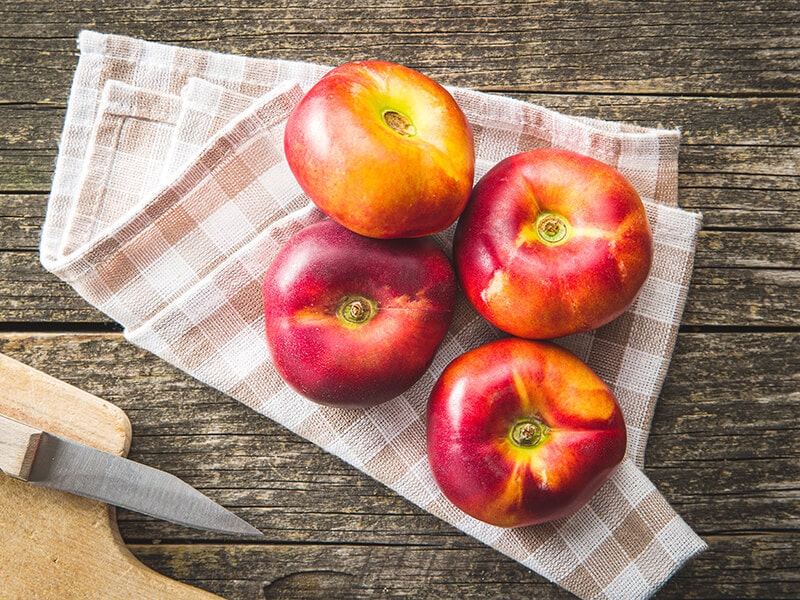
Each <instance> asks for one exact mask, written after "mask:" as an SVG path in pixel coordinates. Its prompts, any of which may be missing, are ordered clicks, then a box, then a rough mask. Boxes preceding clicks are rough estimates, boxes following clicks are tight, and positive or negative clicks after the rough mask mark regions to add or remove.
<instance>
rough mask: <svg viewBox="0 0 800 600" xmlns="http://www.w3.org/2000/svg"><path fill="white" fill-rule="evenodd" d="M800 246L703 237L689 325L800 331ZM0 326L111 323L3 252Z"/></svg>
mask: <svg viewBox="0 0 800 600" xmlns="http://www.w3.org/2000/svg"><path fill="white" fill-rule="evenodd" d="M799 245H800V236H798V234H797V233H795V232H778V233H764V232H753V233H749V232H725V233H724V234H722V233H720V232H705V233H703V235H702V236H701V239H700V244H699V249H698V254H697V260H696V263H695V270H694V273H693V278H692V282H691V287H690V290H689V298H688V301H687V305H686V311H685V313H684V318H683V322H682V324H683V325H684V326H692V327H700V326H707V325H714V326H729V327H746V326H754V325H755V326H769V327H797V326H798V325H799V324H800V304H798V302H797V298H798V294H800V272H798V271H797V269H796V268H794V265H796V264H797V263H798V256H799V254H798V246H799ZM720 249H724V250H725V252H724V253H723V252H720V251H719V250H720ZM0 321H10V322H20V323H35V322H39V323H47V322H77V323H104V324H107V323H110V321H109V319H108V318H107V317H105V315H103V314H102V313H100V312H99V311H97V310H96V309H94V308H93V307H91V306H90V305H89V304H88V303H86V302H85V301H84V300H83V299H82V298H80V297H79V296H78V295H77V294H76V293H75V291H74V290H73V289H72V288H71V287H70V286H68V285H67V284H65V283H64V282H62V281H60V280H59V279H58V278H57V277H55V276H54V275H52V274H51V273H48V272H46V271H45V270H44V269H43V268H42V266H41V265H40V263H39V255H38V254H37V253H36V252H35V251H25V252H19V251H10V252H0Z"/></svg>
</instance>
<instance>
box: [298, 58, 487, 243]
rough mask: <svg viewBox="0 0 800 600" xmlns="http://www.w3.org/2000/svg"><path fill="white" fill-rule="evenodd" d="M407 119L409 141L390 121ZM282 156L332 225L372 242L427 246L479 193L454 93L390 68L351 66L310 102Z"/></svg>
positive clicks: (468, 133)
mask: <svg viewBox="0 0 800 600" xmlns="http://www.w3.org/2000/svg"><path fill="white" fill-rule="evenodd" d="M387 110H388V111H395V112H396V113H400V114H402V115H404V116H405V117H407V118H408V119H409V120H410V121H411V122H412V123H413V126H414V134H413V135H401V134H399V133H398V132H397V131H396V130H395V129H392V127H391V126H389V125H388V124H387V122H386V120H385V119H384V114H385V113H386V111H387ZM284 150H285V154H286V159H287V161H288V163H289V167H290V169H291V171H292V173H293V174H294V176H295V178H296V179H297V182H298V183H299V184H300V187H301V188H302V189H303V191H304V192H305V193H306V194H307V195H308V196H309V198H311V200H312V201H313V202H314V203H315V204H316V205H317V206H318V207H319V208H320V209H321V210H322V211H323V212H324V213H325V214H327V215H328V216H329V217H331V218H332V219H333V220H334V221H336V222H338V223H340V224H341V225H343V226H345V227H347V228H348V229H350V230H352V231H355V232H356V233H360V234H362V235H365V236H369V237H374V238H382V239H392V238H404V237H420V236H425V235H428V234H432V233H436V232H438V231H441V230H443V229H445V228H446V227H448V226H449V225H451V224H452V223H453V222H455V220H456V219H457V218H458V215H459V214H461V211H462V210H463V209H464V206H465V205H466V203H467V199H468V198H469V194H470V191H471V189H472V184H473V178H474V172H475V150H474V142H473V137H472V130H471V128H470V125H469V123H468V122H467V119H466V117H465V116H464V113H463V112H462V110H461V108H460V107H459V105H458V104H457V103H456V101H455V100H454V99H453V97H452V96H451V95H450V93H449V92H448V91H447V90H446V89H445V88H443V87H442V86H441V85H439V84H438V83H436V82H434V81H433V80H431V79H430V78H428V77H426V76H425V75H423V74H421V73H419V72H417V71H415V70H413V69H409V68H407V67H404V66H402V65H398V64H394V63H390V62H384V61H360V62H350V63H346V64H343V65H341V66H339V67H336V68H335V69H332V70H331V71H329V72H328V73H327V74H326V75H325V76H323V77H322V79H320V80H319V81H318V82H317V83H316V84H315V85H314V86H313V87H312V88H311V89H310V90H309V91H308V93H306V95H305V96H304V97H303V99H302V100H301V101H300V103H299V104H298V105H297V106H296V107H295V109H294V110H293V111H292V113H291V114H290V116H289V119H288V121H287V123H286V130H285V134H284Z"/></svg>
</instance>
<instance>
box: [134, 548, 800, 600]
mask: <svg viewBox="0 0 800 600" xmlns="http://www.w3.org/2000/svg"><path fill="white" fill-rule="evenodd" d="M706 540H707V541H708V542H709V545H710V550H709V551H708V552H707V553H705V554H703V555H701V556H699V557H698V558H697V559H695V561H693V562H692V563H691V564H690V565H688V566H687V567H685V568H684V570H682V571H681V572H680V573H678V574H677V575H676V576H675V577H674V578H673V579H672V580H670V581H669V582H668V583H667V585H666V586H665V587H664V589H663V590H662V591H661V592H660V593H659V594H658V596H657V597H658V598H659V599H664V600H668V599H675V600H678V599H680V600H684V599H685V600H691V599H695V598H711V597H716V598H732V597H735V598H758V599H762V598H773V599H776V600H777V599H780V598H795V597H796V595H795V591H796V586H797V584H798V579H797V572H798V567H799V566H800V565H798V558H797V554H796V545H795V541H796V540H794V539H793V538H792V536H791V535H790V534H785V533H775V534H773V533H754V534H745V535H742V536H727V535H719V536H716V535H715V536H708V537H706ZM131 550H132V551H133V552H134V554H135V555H136V556H137V557H138V558H139V559H140V560H141V561H143V562H144V563H145V564H147V565H149V566H150V567H152V568H154V569H156V570H158V571H159V572H162V573H165V574H167V575H169V576H170V577H173V578H175V579H179V580H182V581H186V582H189V583H191V584H192V585H197V586H199V587H202V588H204V589H207V590H209V591H213V592H215V593H217V594H220V595H222V596H225V597H228V598H261V597H264V598H270V599H278V598H295V599H296V598H304V599H317V598H318V599H320V600H321V599H323V598H324V599H326V600H327V599H328V598H331V597H339V598H341V597H346V598H353V599H360V598H375V597H379V598H414V599H417V598H421V599H437V600H438V599H440V598H462V599H464V600H470V599H476V600H480V599H482V598H486V597H491V598H504V599H507V600H516V599H519V600H523V599H528V598H534V599H537V598H547V599H560V598H563V599H564V600H566V599H567V598H573V596H571V595H569V594H566V593H565V592H563V590H560V589H558V588H556V587H555V586H552V585H549V584H547V583H546V582H545V581H544V580H543V579H542V578H540V577H538V576H536V575H534V574H532V573H530V572H529V571H527V570H526V569H524V568H522V567H520V566H519V565H517V564H515V563H513V562H512V561H510V560H509V559H506V558H504V557H501V556H498V555H497V554H496V553H495V552H493V551H492V550H489V549H488V548H483V547H480V546H476V545H473V544H467V543H466V542H465V543H455V542H452V541H447V542H444V543H441V544H437V545H433V546H431V547H420V546H415V545H411V544H402V543H400V544H398V545H395V546H372V545H365V546H361V545H358V546H350V547H347V548H346V549H343V548H337V547H330V546H328V545H325V544H265V545H260V546H242V545H215V544H194V545H173V544H169V543H165V544H156V545H140V544H136V545H133V546H131ZM419 565H425V569H424V571H425V577H424V580H423V579H421V578H420V575H419V573H420V569H419ZM230 573H235V576H234V577H231V575H230Z"/></svg>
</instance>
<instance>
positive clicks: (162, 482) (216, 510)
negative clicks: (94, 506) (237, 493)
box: [0, 414, 264, 536]
mask: <svg viewBox="0 0 800 600" xmlns="http://www.w3.org/2000/svg"><path fill="white" fill-rule="evenodd" d="M0 471H3V472H5V473H6V475H10V476H11V477H14V478H16V479H21V480H23V481H27V482H29V483H32V484H33V485H38V486H42V487H48V488H54V489H57V490H62V491H65V492H70V493H72V494H77V495H79V496H85V497H87V498H91V499H93V500H100V501H101V502H107V503H108V504H113V505H114V506H120V507H122V508H126V509H128V510H132V511H135V512H138V513H142V514H145V515H149V516H151V517H155V518H157V519H163V520H165V521H170V522H172V523H177V524H179V525H185V526H187V527H193V528H195V529H203V530H207V531H215V532H218V533H229V534H237V535H246V536H263V535H264V534H263V533H261V532H260V531H259V530H258V529H256V528H255V527H253V526H252V525H250V524H249V523H247V522H246V521H244V520H242V519H240V518H239V517H237V516H236V515H234V514H233V513H232V512H230V511H229V510H227V509H225V508H223V507H222V506H220V505H219V504H217V503H216V502H214V501H213V500H211V499H210V498H208V497H207V496H205V495H203V494H202V493H201V492H199V491H198V490H196V489H195V488H193V487H192V486H190V485H189V484H188V483H186V482H184V481H182V480H180V479H178V478H177V477H175V476H174V475H171V474H169V473H165V472H164V471H159V470H158V469H154V468H153V467H148V466H147V465H143V464H141V463H137V462H134V461H132V460H128V459H127V458H123V457H121V456H116V455H115V454H111V453H108V452H103V451H101V450H97V449H96V448H92V447H91V446H86V445H84V444H80V443H77V442H73V441H71V440H67V439H64V438H62V437H59V436H57V435H53V434H52V433H48V432H46V431H42V430H41V429H39V428H37V427H32V426H30V425H27V424H25V423H21V422H19V421H17V420H16V419H12V418H10V417H7V416H5V415H2V414H0Z"/></svg>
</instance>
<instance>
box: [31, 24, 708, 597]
mask: <svg viewBox="0 0 800 600" xmlns="http://www.w3.org/2000/svg"><path fill="white" fill-rule="evenodd" d="M79 48H80V58H79V62H78V66H77V69H76V72H75V76H74V80H73V87H72V90H71V92H70V97H69V102H68V106H67V114H66V119H65V124H64V131H63V136H62V142H61V145H60V151H59V156H58V159H57V163H56V170H55V175H54V180H53V187H52V192H51V197H50V201H49V204H48V209H47V215H46V220H45V225H44V229H43V234H42V241H41V248H40V251H41V252H40V256H41V261H42V264H43V265H44V266H45V268H47V269H48V270H50V271H51V272H53V273H55V274H56V275H57V276H59V277H60V278H61V279H63V280H64V281H66V282H68V283H69V284H70V285H72V286H73V287H74V288H75V290H76V291H77V292H78V293H79V294H80V295H81V296H83V297H84V298H85V299H86V300H87V301H88V302H90V303H91V304H92V305H94V306H96V307H97V308H98V309H100V310H101V311H103V312H104V313H105V314H107V315H109V316H110V317H111V318H113V319H114V320H116V321H117V322H119V323H120V324H121V325H123V327H124V332H125V336H126V338H127V339H128V340H129V341H131V342H132V343H134V344H136V345H138V346H141V347H142V348H145V349H147V350H149V351H151V352H153V353H154V354H156V355H157V356H159V357H161V358H163V359H164V360H166V361H168V362H169V363H171V364H173V365H175V366H177V367H179V368H180V369H182V370H184V371H185V372H186V373H188V374H190V375H192V376H193V377H195V378H197V379H198V380H200V381H202V382H204V383H206V384H208V385H210V386H213V387H214V388H216V389H218V390H220V391H222V392H225V393H227V394H229V395H231V396H232V397H234V398H236V399H237V400H239V401H241V402H243V403H245V404H246V405H248V406H250V407H251V408H252V409H254V410H255V411H258V412H259V413H262V414H264V415H266V416H268V417H270V418H272V419H273V420H275V421H276V422H278V423H280V424H282V425H283V426H285V427H287V428H288V429H290V430H291V431H293V432H295V433H297V434H299V435H300V436H303V437H304V438H306V439H308V440H310V441H312V442H314V443H315V444H317V445H319V446H320V447H322V448H324V449H325V450H327V451H328V452H330V453H332V454H334V455H336V456H338V457H340V458H341V459H343V460H345V461H347V462H348V463H349V464H351V465H353V466H354V467H356V468H358V469H360V470H362V471H363V472H365V473H367V474H368V475H370V476H372V477H374V478H375V479H377V480H378V481H380V482H382V483H384V484H385V485H387V486H388V487H389V488H391V489H392V490H394V491H396V492H397V493H398V494H400V495H402V496H404V497H406V498H407V499H409V500H410V501H412V502H414V503H415V504H417V505H418V506H420V507H423V508H424V509H426V510H428V511H429V512H431V513H432V514H434V515H437V516H438V517H440V518H441V519H443V520H444V521H446V522H448V523H450V524H452V525H454V526H455V527H457V528H459V529H461V530H462V531H464V532H466V533H468V534H469V535H472V536H474V537H475V538H477V539H479V540H481V541H483V542H484V543H486V544H488V545H490V546H492V547H494V548H496V549H497V550H498V551H500V552H502V553H504V554H506V555H507V556H510V557H512V558H514V559H515V560H517V561H519V562H521V563H522V564H524V565H526V566H528V567H529V568H531V569H532V570H534V571H536V572H537V573H539V574H540V575H542V576H544V577H546V578H547V579H549V580H551V581H553V582H556V583H558V584H559V585H561V586H562V587H564V588H565V589H567V590H570V591H571V592H573V593H574V594H575V595H577V596H578V597H581V598H587V599H588V598H626V599H629V598H647V597H650V596H652V595H653V594H654V593H655V592H656V591H657V590H658V589H659V588H660V587H661V586H662V585H663V584H664V583H665V582H666V581H667V580H668V579H669V578H670V577H671V576H672V575H673V574H674V573H675V572H676V571H677V570H679V569H680V568H681V567H682V566H683V565H684V564H685V562H686V561H687V560H689V559H690V558H692V557H693V556H695V555H697V554H698V553H700V552H702V551H703V550H704V549H705V548H706V545H705V543H704V542H703V541H702V540H701V539H700V538H699V537H698V536H697V535H696V534H695V533H694V532H693V531H692V530H691V528H690V527H689V526H688V525H687V524H686V523H685V522H684V520H683V519H681V517H680V516H679V515H677V514H676V513H675V511H674V510H673V509H672V507H671V506H670V505H669V504H668V503H667V502H666V500H665V499H664V497H663V496H662V495H661V494H660V493H659V492H658V490H657V489H656V488H655V487H654V486H653V484H652V483H651V482H650V481H649V479H648V478H647V477H646V476H645V475H644V474H643V473H642V471H641V468H642V467H643V463H644V453H645V448H646V444H647V435H648V432H649V429H650V422H651V419H652V415H653V410H654V407H655V404H656V401H657V398H658V395H659V393H660V390H661V386H662V383H663V381H664V377H665V375H666V372H667V369H668V367H669V362H670V358H671V355H672V350H673V347H674V344H675V339H676V336H677V331H678V327H679V324H680V320H681V316H682V313H683V309H684V305H685V302H686V294H687V290H688V286H689V280H690V277H691V272H692V264H693V258H694V249H695V244H696V238H697V233H698V231H699V229H700V226H701V218H700V215H698V214H694V213H690V212H687V211H684V210H682V209H681V208H679V206H678V204H677V199H678V194H677V192H678V189H677V188H678V186H677V162H678V147H679V133H678V132H677V131H671V130H661V129H648V128H642V127H636V126H631V125H626V124H620V123H610V122H604V121H596V120H592V119H585V118H575V117H570V116H567V115H563V114H560V113H557V112H554V111H551V110H548V109H545V108H543V107H540V106H536V105H533V104H530V103H524V102H520V101H517V100H512V99H510V98H505V97H500V96H495V95H490V94H485V93H481V92H476V91H472V90H466V89H460V88H452V89H450V91H451V93H452V94H453V96H454V97H455V98H456V100H457V101H458V102H459V104H460V106H461V107H462V109H463V110H464V112H465V114H466V115H467V118H468V119H469V121H470V124H471V126H472V128H473V133H474V135H475V147H476V159H477V163H476V180H477V178H479V177H481V176H482V175H483V174H484V173H485V172H486V171H487V170H488V169H489V168H491V166H493V165H494V164H496V163H497V162H498V161H499V160H501V159H502V158H505V157H506V156H509V155H511V154H514V153H517V152H521V151H524V150H528V149H532V148H537V147H543V146H556V147H562V148H568V149H571V150H575V151H578V152H581V153H584V154H588V155H590V156H593V157H595V158H597V159H599V160H602V161H604V162H606V163H608V164H610V165H612V166H614V167H616V168H617V169H619V170H620V171H621V172H622V173H623V174H624V175H625V176H626V177H628V179H629V180H630V181H631V183H632V184H633V185H634V187H636V189H637V191H638V192H639V194H640V195H641V197H642V199H643V201H644V203H645V208H646V210H647V214H648V218H649V220H650V225H651V227H652V230H653V234H654V240H655V256H654V262H653V268H652V271H651V274H650V276H649V278H648V280H647V282H646V283H645V285H644V287H643V289H642V291H641V292H640V294H639V296H638V297H637V299H636V301H635V302H634V304H633V306H632V307H631V308H630V309H629V310H628V311H627V312H626V313H625V314H623V315H622V316H621V317H619V318H618V319H616V320H615V321H613V322H612V323H610V324H609V325H607V326H605V327H602V328H600V329H598V330H595V331H592V332H588V333H584V334H579V335H575V336H570V337H568V338H563V339H561V340H558V343H560V344H561V345H563V346H564V347H567V348H568V349H570V350H572V351H573V352H574V353H575V354H577V355H578V356H579V357H580V358H582V359H583V360H584V361H586V362H587V363H588V364H589V365H590V366H591V367H592V368H593V369H594V370H595V371H596V372H597V373H598V374H599V375H600V376H601V377H602V378H603V379H604V380H605V381H606V383H608V384H609V385H610V386H611V388H612V390H613V391H614V393H615V394H616V396H617V398H618V399H619V401H620V404H621V406H622V409H623V412H624V414H625V418H626V423H627V426H628V438H629V444H628V453H627V457H626V459H625V461H624V462H623V464H622V465H621V466H620V468H619V469H618V470H617V471H616V472H615V474H614V475H613V477H612V478H611V480H610V481H609V482H608V483H607V484H606V485H605V486H604V487H603V488H601V489H600V490H599V491H598V492H597V494H596V495H595V496H594V497H593V498H592V500H591V501H590V502H589V503H588V504H587V505H586V506H584V507H583V508H582V509H581V510H580V511H578V512H577V513H576V514H574V515H573V516H571V517H569V518H566V519H562V520H560V521H556V522H552V523H549V524H545V525H541V526H534V527H527V528H522V529H513V530H506V529H501V528H497V527H492V526H488V525H485V524H483V523H480V522H478V521H476V520H474V519H472V518H470V517H468V516H466V515H464V514H463V513H461V512H460V511H459V510H457V509H456V508H455V507H454V506H452V505H451V504H450V503H449V502H448V501H447V500H446V499H445V498H444V497H443V495H442V494H441V493H440V491H439V490H438V488H437V486H436V484H435V482H434V481H433V478H432V476H431V473H430V469H429V467H428V463H427V458H426V456H425V404H426V400H427V395H428V393H429V392H430V389H431V387H432V385H433V383H434V382H435V380H436V378H437V377H438V375H439V373H441V371H442V370H443V369H444V367H445V366H446V365H447V364H448V363H449V362H450V361H451V360H452V359H454V358H455V357H456V356H458V355H460V354H461V353H463V352H465V351H467V350H469V349H470V348H473V347H475V346H478V345H480V344H483V343H485V342H488V341H490V340H493V339H496V338H498V337H500V334H499V332H497V331H496V330H495V329H494V328H492V327H491V326H490V325H488V324H487V323H486V322H485V321H484V320H483V319H482V318H480V317H479V316H478V315H477V313H475V311H474V310H473V309H472V308H471V307H470V306H469V304H468V302H467V301H466V300H465V299H464V298H463V296H460V297H459V299H458V302H457V307H456V313H455V315H454V318H453V323H452V325H451V328H450V331H449V332H448V334H447V336H446V338H445V340H444V342H443V343H442V346H441V348H440V350H439V352H438V353H437V355H436V358H435V359H434V362H433V364H432V365H431V367H430V368H429V370H428V372H427V373H425V375H424V376H423V377H422V378H421V379H420V381H419V382H417V384H415V385H414V386H413V387H412V388H411V389H410V390H408V392H406V393H404V394H403V395H401V396H399V397H398V398H395V399H394V400H392V401H390V402H387V403H385V404H382V405H379V406H377V407H374V408H370V409H364V410H341V409H334V408H330V407H323V406H320V405H317V404H314V403H312V402H309V401H307V400H305V399H303V398H301V397H300V396H298V395H297V394H296V393H295V392H293V391H292V390H291V389H290V388H289V387H288V386H286V385H285V384H284V382H283V381H282V380H281V379H280V377H279V376H278V375H277V373H276V372H275V370H274V368H273V367H272V365H271V363H270V360H269V356H268V352H267V348H266V343H265V339H264V333H263V332H264V315H263V308H262V301H261V280H262V278H263V275H264V272H265V271H266V268H267V266H268V265H269V263H270V261H271V259H272V257H273V256H274V255H275V253H276V252H277V251H278V249H279V248H280V247H281V245H282V244H283V243H285V242H286V241H287V240H288V239H289V238H290V237H291V236H292V235H293V234H294V233H296V232H298V231H300V230H301V229H302V228H303V227H306V226H308V225H309V224H312V223H315V222H317V221H319V220H321V219H323V218H325V217H324V215H322V213H320V212H319V211H318V210H317V209H316V208H315V207H314V206H313V204H312V203H311V202H310V201H309V200H308V198H307V197H306V196H305V195H304V194H303V193H302V191H301V190H300V188H299V186H298V185H297V183H296V182H295V180H294V178H293V176H292V174H291V172H290V171H289V169H288V166H287V164H286V160H285V157H284V155H283V149H282V148H283V143H282V141H283V130H284V126H285V122H286V118H287V117H288V114H289V113H290V112H291V110H292V108H293V107H294V106H295V105H296V104H297V103H298V102H299V100H300V99H301V98H302V96H303V94H304V93H305V91H307V90H308V89H309V88H310V87H311V86H312V85H313V83H314V82H316V81H317V80H318V79H319V78H320V77H321V76H322V75H323V74H324V73H325V72H326V71H327V70H328V67H325V66H323V65H313V64H307V63H299V62H292V61H283V60H272V59H255V58H247V57H241V56H232V55H223V54H215V53H211V52H205V51H200V50H193V49H187V48H180V47H176V46H169V45H165V44H159V43H154V42H147V41H143V40H136V39H132V38H127V37H122V36H115V35H104V34H100V33H95V32H83V33H82V34H81V36H80V39H79ZM452 233H453V228H452V227H451V228H450V229H448V230H446V231H444V232H441V233H439V234H437V235H435V236H434V238H435V240H436V241H437V242H438V243H439V244H440V245H441V247H442V248H443V249H444V250H445V251H446V252H448V253H449V248H450V244H451V241H452Z"/></svg>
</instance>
